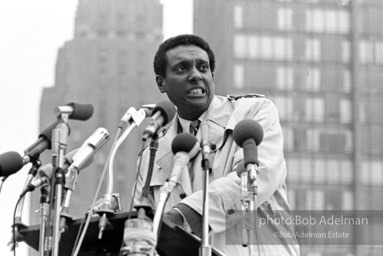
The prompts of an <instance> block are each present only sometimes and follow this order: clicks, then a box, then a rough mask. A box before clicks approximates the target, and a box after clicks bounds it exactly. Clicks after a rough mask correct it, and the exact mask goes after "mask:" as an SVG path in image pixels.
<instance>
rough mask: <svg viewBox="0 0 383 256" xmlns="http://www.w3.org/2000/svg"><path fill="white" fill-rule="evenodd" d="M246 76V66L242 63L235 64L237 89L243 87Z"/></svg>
mask: <svg viewBox="0 0 383 256" xmlns="http://www.w3.org/2000/svg"><path fill="white" fill-rule="evenodd" d="M244 77H245V68H244V66H243V65H242V64H235V65H234V87H235V88H237V89H240V88H243V86H244Z"/></svg>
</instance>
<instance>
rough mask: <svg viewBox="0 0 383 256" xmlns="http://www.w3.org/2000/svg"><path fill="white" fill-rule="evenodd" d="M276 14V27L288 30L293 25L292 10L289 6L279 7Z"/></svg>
mask: <svg viewBox="0 0 383 256" xmlns="http://www.w3.org/2000/svg"><path fill="white" fill-rule="evenodd" d="M277 15H278V28H279V29H282V30H289V29H292V27H293V22H292V21H293V11H292V10H291V8H280V9H278V12H277Z"/></svg>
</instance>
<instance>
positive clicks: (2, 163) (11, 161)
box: [0, 151, 24, 177]
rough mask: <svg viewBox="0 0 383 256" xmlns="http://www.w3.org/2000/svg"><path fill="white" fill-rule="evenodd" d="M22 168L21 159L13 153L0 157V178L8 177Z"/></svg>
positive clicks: (17, 154)
mask: <svg viewBox="0 0 383 256" xmlns="http://www.w3.org/2000/svg"><path fill="white" fill-rule="evenodd" d="M23 166H24V162H23V158H22V157H21V155H20V154H19V153H17V152H15V151H11V152H6V153H3V154H1V155H0V176H5V177H6V176H9V175H11V174H14V173H16V172H17V171H19V170H20V169H21V168H22V167H23Z"/></svg>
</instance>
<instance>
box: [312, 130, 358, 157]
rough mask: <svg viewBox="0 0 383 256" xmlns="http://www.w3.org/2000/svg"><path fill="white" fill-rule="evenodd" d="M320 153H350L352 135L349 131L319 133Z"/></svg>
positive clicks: (322, 131)
mask: <svg viewBox="0 0 383 256" xmlns="http://www.w3.org/2000/svg"><path fill="white" fill-rule="evenodd" d="M319 143H320V151H321V152H324V153H332V152H333V153H350V152H351V150H352V133H351V131H350V130H346V129H342V130H338V129H333V130H331V129H326V130H321V131H320V133H319Z"/></svg>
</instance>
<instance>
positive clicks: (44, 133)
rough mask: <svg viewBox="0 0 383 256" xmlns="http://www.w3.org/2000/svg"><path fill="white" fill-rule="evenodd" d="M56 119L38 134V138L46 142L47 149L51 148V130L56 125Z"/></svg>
mask: <svg viewBox="0 0 383 256" xmlns="http://www.w3.org/2000/svg"><path fill="white" fill-rule="evenodd" d="M57 123H58V121H56V122H53V123H52V124H51V125H49V126H48V127H47V128H45V130H43V131H42V132H41V133H40V134H39V138H44V139H45V140H46V141H47V142H48V149H51V147H52V146H51V141H52V130H53V129H54V128H55V127H56V125H57Z"/></svg>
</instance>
